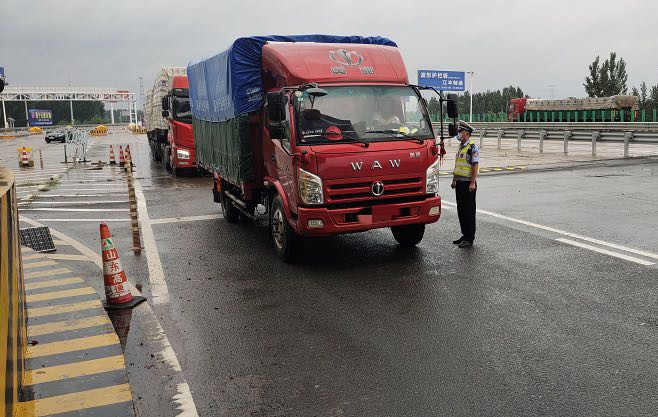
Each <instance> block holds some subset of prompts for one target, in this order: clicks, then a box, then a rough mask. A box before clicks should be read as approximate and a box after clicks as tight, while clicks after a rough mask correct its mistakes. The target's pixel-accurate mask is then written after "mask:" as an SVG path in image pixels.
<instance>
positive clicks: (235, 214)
mask: <svg viewBox="0 0 658 417" xmlns="http://www.w3.org/2000/svg"><path fill="white" fill-rule="evenodd" d="M220 199H221V201H222V215H223V216H224V219H225V220H226V221H227V222H229V223H237V222H238V220H240V212H239V211H238V209H236V208H235V207H233V203H231V199H230V198H229V197H227V196H226V194H225V193H224V192H223V191H222V196H221V197H220Z"/></svg>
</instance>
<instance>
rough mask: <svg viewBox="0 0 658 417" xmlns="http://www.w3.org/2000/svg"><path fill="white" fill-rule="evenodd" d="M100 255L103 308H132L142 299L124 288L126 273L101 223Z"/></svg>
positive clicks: (108, 233) (108, 230)
mask: <svg viewBox="0 0 658 417" xmlns="http://www.w3.org/2000/svg"><path fill="white" fill-rule="evenodd" d="M100 229H101V250H102V252H101V254H102V258H103V281H104V282H105V298H106V301H105V308H106V309H117V308H132V307H134V306H136V305H137V304H139V303H141V302H142V301H144V300H146V298H144V297H140V296H135V297H133V295H132V294H131V293H130V290H129V289H128V288H127V287H126V273H125V272H124V271H123V267H122V266H121V260H120V259H119V252H118V251H117V249H116V248H115V247H114V243H112V235H111V234H110V229H109V228H108V227H107V224H106V223H101V227H100Z"/></svg>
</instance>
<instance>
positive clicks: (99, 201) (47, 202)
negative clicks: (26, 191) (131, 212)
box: [18, 200, 129, 206]
mask: <svg viewBox="0 0 658 417" xmlns="http://www.w3.org/2000/svg"><path fill="white" fill-rule="evenodd" d="M128 203H129V201H128V200H87V201H75V200H69V201H30V202H29V203H18V205H19V206H21V205H28V204H30V205H32V204H52V205H54V206H57V205H60V204H61V205H66V204H76V205H78V204H79V205H82V206H93V205H96V204H128Z"/></svg>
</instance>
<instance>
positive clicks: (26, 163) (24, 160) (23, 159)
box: [21, 146, 30, 167]
mask: <svg viewBox="0 0 658 417" xmlns="http://www.w3.org/2000/svg"><path fill="white" fill-rule="evenodd" d="M21 165H23V166H24V167H27V166H30V158H28V157H27V149H26V148H25V146H23V153H22V154H21Z"/></svg>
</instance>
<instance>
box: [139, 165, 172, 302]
mask: <svg viewBox="0 0 658 417" xmlns="http://www.w3.org/2000/svg"><path fill="white" fill-rule="evenodd" d="M133 183H134V185H135V198H137V215H138V218H139V224H140V226H141V228H142V239H143V240H144V251H145V252H146V263H147V265H148V270H149V282H150V284H151V294H152V297H153V305H158V304H165V303H168V302H169V288H168V287H167V281H166V280H165V274H164V270H163V269H162V262H161V261H160V254H159V253H158V246H157V244H156V243H155V236H154V235H153V228H152V227H151V220H150V219H149V214H148V210H147V208H146V199H145V198H144V192H143V191H142V184H141V182H140V181H139V179H138V177H135V179H134V181H133Z"/></svg>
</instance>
